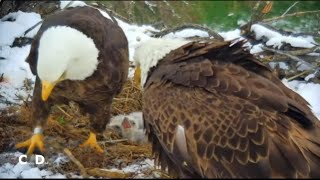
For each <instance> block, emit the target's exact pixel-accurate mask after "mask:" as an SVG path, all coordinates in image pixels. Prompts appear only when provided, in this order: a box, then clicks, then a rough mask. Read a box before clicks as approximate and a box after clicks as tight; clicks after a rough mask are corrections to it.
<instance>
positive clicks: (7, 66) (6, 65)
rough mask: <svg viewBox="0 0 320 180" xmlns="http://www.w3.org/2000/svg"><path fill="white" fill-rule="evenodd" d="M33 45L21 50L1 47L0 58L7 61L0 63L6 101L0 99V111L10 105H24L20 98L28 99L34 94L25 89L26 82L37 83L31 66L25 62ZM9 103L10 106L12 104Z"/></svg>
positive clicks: (0, 90)
mask: <svg viewBox="0 0 320 180" xmlns="http://www.w3.org/2000/svg"><path fill="white" fill-rule="evenodd" d="M30 47H31V45H26V46H23V47H21V48H19V47H13V48H10V47H9V46H4V47H1V51H0V56H1V57H4V58H5V60H1V61H0V72H1V73H3V77H4V81H3V82H1V83H0V84H1V86H0V92H1V95H2V96H3V98H5V100H1V98H0V100H1V101H0V109H3V108H5V107H6V106H7V102H10V103H22V102H23V101H22V100H21V99H19V98H18V96H19V97H22V98H26V97H27V96H28V95H31V94H32V90H26V89H25V88H24V83H25V80H28V81H30V82H31V83H32V84H33V82H34V81H35V76H34V75H33V74H32V72H31V70H30V67H29V64H28V63H27V62H25V59H26V57H27V56H28V54H29V51H30ZM10 103H9V104H10Z"/></svg>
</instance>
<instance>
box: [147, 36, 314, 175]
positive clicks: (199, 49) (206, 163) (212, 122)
mask: <svg viewBox="0 0 320 180" xmlns="http://www.w3.org/2000/svg"><path fill="white" fill-rule="evenodd" d="M242 45H243V43H242V42H238V43H236V44H234V45H233V46H230V42H223V43H217V42H215V43H202V44H199V43H189V44H187V45H185V46H183V47H181V48H179V49H177V50H175V51H173V52H171V53H170V54H169V55H168V56H166V57H165V58H164V59H163V60H162V61H161V64H159V65H158V66H157V67H156V68H155V69H154V70H153V72H152V74H151V75H150V77H149V78H148V81H147V84H146V85H145V89H144V99H143V100H144V108H143V112H144V119H145V121H146V124H147V128H148V132H149V136H150V137H151V138H152V141H153V143H154V150H155V152H157V153H158V155H160V156H159V160H160V162H163V163H162V164H164V165H165V164H169V165H172V163H175V165H176V166H177V170H178V171H180V172H182V173H184V174H187V175H189V176H201V177H320V172H319V171H318V169H319V168H320V134H319V128H318V127H319V123H318V120H317V118H316V117H315V116H314V115H313V114H312V112H311V110H310V108H309V107H308V104H307V102H306V101H305V100H304V99H303V98H302V97H301V96H299V95H298V94H296V93H295V92H293V91H292V90H290V89H288V88H287V87H285V86H284V85H283V84H282V83H281V81H280V80H279V79H278V78H277V77H275V76H274V75H273V74H272V72H271V71H270V70H269V69H268V68H267V67H265V66H264V65H263V64H262V63H260V62H258V61H257V60H255V59H254V58H253V57H252V56H251V55H250V54H249V53H247V52H245V51H244V50H243V49H242V48H241V46H242ZM178 125H180V126H182V127H183V128H184V132H185V138H186V139H185V142H186V144H185V146H184V145H181V143H178V141H181V138H177V129H178V128H177V127H178ZM182 144H183V143H182ZM183 147H186V149H187V155H186V154H185V153H183V152H182V151H181V149H183ZM167 158H168V159H169V160H167ZM166 161H168V162H167V163H165V162H166ZM169 169H171V168H169Z"/></svg>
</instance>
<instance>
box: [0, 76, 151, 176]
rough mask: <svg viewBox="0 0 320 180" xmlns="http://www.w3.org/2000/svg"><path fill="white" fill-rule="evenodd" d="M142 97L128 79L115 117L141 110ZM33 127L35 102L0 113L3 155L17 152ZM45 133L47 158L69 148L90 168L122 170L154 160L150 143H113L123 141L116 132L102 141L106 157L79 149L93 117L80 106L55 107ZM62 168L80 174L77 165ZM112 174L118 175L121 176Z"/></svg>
mask: <svg viewBox="0 0 320 180" xmlns="http://www.w3.org/2000/svg"><path fill="white" fill-rule="evenodd" d="M141 97H142V93H141V89H140V88H139V87H137V86H136V85H135V83H134V82H133V81H132V80H131V79H128V81H127V82H126V83H125V85H124V87H123V90H122V92H121V93H120V94H119V95H118V96H116V97H115V98H114V101H113V104H112V115H113V116H114V115H118V114H128V113H131V112H134V111H141V108H142V101H141ZM14 112H17V113H15V114H14V115H11V116H8V114H9V113H11V114H12V113H14ZM32 128H33V122H32V121H31V102H26V103H24V104H23V105H21V106H20V107H15V108H10V109H7V110H5V111H2V112H0V152H1V151H11V150H14V145H15V144H16V143H18V142H20V141H23V140H26V139H28V138H30V137H31V135H32ZM44 130H45V131H44V132H45V147H46V152H45V153H44V155H45V156H49V157H50V156H53V155H57V154H58V153H63V150H64V148H69V149H70V150H71V152H72V154H73V155H74V157H75V158H77V159H78V160H79V161H80V162H81V163H82V164H83V166H84V167H85V168H87V169H95V168H112V167H116V168H119V169H121V168H122V167H125V166H127V165H129V164H131V163H134V162H137V161H140V160H143V159H146V158H151V146H150V144H144V145H137V144H133V143H131V142H127V141H117V142H113V143H110V140H117V139H121V137H120V136H119V135H118V134H115V132H112V131H108V132H105V133H104V134H103V135H104V138H105V140H106V141H104V142H100V145H102V146H103V147H104V149H105V154H98V153H96V152H94V151H92V150H91V149H86V148H79V144H80V143H83V142H84V141H85V139H86V138H87V136H88V132H89V118H88V116H86V115H83V114H81V113H80V110H79V107H78V106H77V104H75V103H72V102H71V103H69V105H55V106H54V107H53V108H52V111H51V114H50V117H49V119H48V123H47V125H46V127H45V128H44ZM59 168H60V169H59V171H60V172H66V174H68V172H79V171H80V170H79V168H78V166H77V165H76V164H74V163H73V162H68V163H66V164H64V165H63V166H61V167H59ZM93 172H98V173H97V176H99V173H100V174H101V173H102V174H103V173H106V172H102V171H97V170H91V171H90V173H91V174H90V175H92V173H93ZM93 174H94V173H93ZM107 174H108V173H107ZM109 174H110V173H109ZM112 175H113V176H117V173H115V174H112ZM132 175H133V174H132ZM119 176H122V175H119ZM129 176H130V174H126V175H125V177H129Z"/></svg>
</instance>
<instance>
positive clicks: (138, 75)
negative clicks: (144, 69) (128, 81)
mask: <svg viewBox="0 0 320 180" xmlns="http://www.w3.org/2000/svg"><path fill="white" fill-rule="evenodd" d="M133 79H134V82H135V84H136V86H138V87H140V84H141V69H140V66H139V65H138V66H136V69H135V71H134V77H133Z"/></svg>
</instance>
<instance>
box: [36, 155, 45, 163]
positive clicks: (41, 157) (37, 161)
mask: <svg viewBox="0 0 320 180" xmlns="http://www.w3.org/2000/svg"><path fill="white" fill-rule="evenodd" d="M39 158H40V159H41V161H39ZM43 163H44V157H43V156H42V155H36V164H43Z"/></svg>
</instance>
